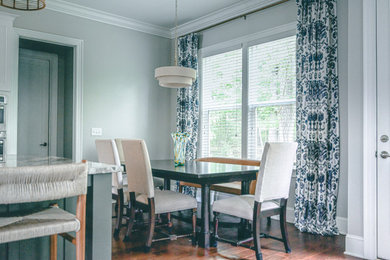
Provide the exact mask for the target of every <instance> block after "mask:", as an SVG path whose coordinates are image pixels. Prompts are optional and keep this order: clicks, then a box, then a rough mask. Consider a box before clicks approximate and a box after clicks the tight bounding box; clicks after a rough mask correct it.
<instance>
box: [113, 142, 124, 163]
mask: <svg viewBox="0 0 390 260" xmlns="http://www.w3.org/2000/svg"><path fill="white" fill-rule="evenodd" d="M122 140H124V139H122V138H116V139H115V143H116V147H117V148H118V154H119V160H120V161H121V163H123V164H124V163H125V156H124V154H123V147H122Z"/></svg>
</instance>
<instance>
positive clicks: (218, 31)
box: [201, 1, 348, 224]
mask: <svg viewBox="0 0 390 260" xmlns="http://www.w3.org/2000/svg"><path fill="white" fill-rule="evenodd" d="M341 2H342V3H339V4H338V5H339V9H340V10H338V17H339V26H340V28H339V30H340V34H339V35H340V39H339V40H340V44H339V55H340V56H339V69H340V71H339V74H340V140H341V147H340V150H341V156H340V157H341V171H340V186H339V197H338V203H337V216H338V217H341V218H343V220H346V219H345V218H347V216H348V214H347V209H348V207H347V205H348V201H347V192H348V156H347V155H348V154H347V152H348V142H347V141H348V132H347V130H348V121H347V118H348V117H347V111H348V96H347V82H348V81H347V78H346V75H347V74H346V70H347V66H346V61H347V54H346V51H345V50H346V48H347V44H348V42H347V38H346V35H345V33H346V31H347V21H346V13H345V12H346V11H347V4H346V1H341ZM296 19H297V7H296V3H295V1H288V2H287V3H284V4H281V5H278V6H276V7H272V8H270V9H266V10H264V11H261V12H258V13H256V14H252V15H249V16H248V17H247V18H246V20H245V19H238V20H235V21H232V22H229V23H227V24H224V25H221V26H218V27H215V28H213V29H209V30H207V31H204V32H203V33H202V35H201V48H204V47H208V46H212V45H215V44H218V43H221V42H224V41H228V40H231V39H235V38H239V37H242V36H245V35H249V34H253V33H256V32H259V31H262V30H267V29H270V28H273V27H276V26H280V25H284V24H288V23H292V22H296ZM294 191H295V178H293V179H292V182H291V188H290V200H289V205H288V206H289V207H290V208H293V207H294V197H295V194H294ZM343 224H345V221H343Z"/></svg>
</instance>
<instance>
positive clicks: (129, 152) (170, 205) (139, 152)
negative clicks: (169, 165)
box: [122, 140, 197, 251]
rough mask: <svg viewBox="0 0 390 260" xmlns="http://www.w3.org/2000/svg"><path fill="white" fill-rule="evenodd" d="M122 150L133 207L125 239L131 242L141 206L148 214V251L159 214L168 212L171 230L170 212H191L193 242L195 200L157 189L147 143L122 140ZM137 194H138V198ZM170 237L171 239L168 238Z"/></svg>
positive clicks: (194, 234) (194, 232) (194, 233)
mask: <svg viewBox="0 0 390 260" xmlns="http://www.w3.org/2000/svg"><path fill="white" fill-rule="evenodd" d="M122 147H123V154H124V156H125V163H126V171H127V178H128V183H129V192H130V204H131V205H132V206H131V209H130V220H129V225H128V229H127V234H126V237H125V240H128V239H129V236H130V234H131V231H132V227H133V223H134V218H135V208H136V207H139V208H141V209H144V210H147V211H148V212H149V219H148V225H149V228H148V237H147V240H146V243H145V250H146V251H149V250H150V247H151V245H152V242H153V234H154V228H155V219H156V214H165V213H166V214H167V215H168V227H169V228H171V227H172V223H171V220H170V213H171V212H175V211H181V210H192V239H193V243H194V242H195V236H196V209H197V202H196V199H195V198H193V197H191V196H189V195H185V194H181V193H178V192H174V191H170V190H159V189H154V185H153V176H152V169H151V165H150V159H149V153H148V150H147V147H146V143H145V141H144V140H122ZM136 194H139V195H137V196H136ZM183 236H187V235H183ZM174 237H182V236H174ZM170 238H171V236H170V237H169V238H167V239H170ZM160 240H161V239H159V241H160Z"/></svg>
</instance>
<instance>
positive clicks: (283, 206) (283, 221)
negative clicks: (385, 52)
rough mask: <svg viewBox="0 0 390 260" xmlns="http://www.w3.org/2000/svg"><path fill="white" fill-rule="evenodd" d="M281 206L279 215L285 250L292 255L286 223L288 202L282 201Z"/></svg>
mask: <svg viewBox="0 0 390 260" xmlns="http://www.w3.org/2000/svg"><path fill="white" fill-rule="evenodd" d="M280 204H281V210H280V215H279V222H280V231H281V233H282V238H283V244H284V249H285V250H286V253H290V252H291V248H290V243H289V241H288V234H287V222H286V208H287V200H286V199H282V200H281V202H280Z"/></svg>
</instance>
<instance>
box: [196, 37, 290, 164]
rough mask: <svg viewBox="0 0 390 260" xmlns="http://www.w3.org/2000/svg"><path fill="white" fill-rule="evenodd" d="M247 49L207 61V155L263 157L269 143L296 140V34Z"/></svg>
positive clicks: (204, 98)
mask: <svg viewBox="0 0 390 260" xmlns="http://www.w3.org/2000/svg"><path fill="white" fill-rule="evenodd" d="M243 46H244V47H242V48H240V49H236V50H233V51H228V52H224V53H220V54H217V55H213V56H205V57H204V58H202V71H201V74H202V85H201V91H202V97H201V102H202V104H201V108H202V111H201V125H202V132H201V156H202V157H205V156H221V157H236V158H240V157H243V158H254V159H260V158H261V155H262V152H263V151H262V149H263V147H264V143H265V142H267V141H270V142H286V141H294V140H295V136H296V133H295V131H296V129H295V121H296V120H295V110H296V108H295V101H296V99H295V91H296V86H295V84H296V79H295V75H296V70H295V49H296V42H295V36H291V37H287V38H282V39H278V40H274V41H269V42H266V43H262V44H258V45H251V46H249V47H248V46H247V45H246V44H243ZM243 60H244V61H246V60H247V63H246V62H244V63H243V62H242V61H243ZM243 78H244V79H247V80H244V81H243V80H242V79H243ZM243 82H244V83H243ZM243 133H244V135H243Z"/></svg>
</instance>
